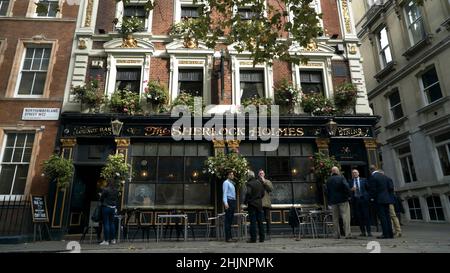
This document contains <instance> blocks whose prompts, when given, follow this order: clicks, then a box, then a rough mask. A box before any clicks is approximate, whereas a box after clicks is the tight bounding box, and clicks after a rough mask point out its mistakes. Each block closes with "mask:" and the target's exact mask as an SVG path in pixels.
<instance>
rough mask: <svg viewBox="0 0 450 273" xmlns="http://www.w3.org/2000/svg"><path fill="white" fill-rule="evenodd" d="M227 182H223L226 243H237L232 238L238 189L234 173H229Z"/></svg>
mask: <svg viewBox="0 0 450 273" xmlns="http://www.w3.org/2000/svg"><path fill="white" fill-rule="evenodd" d="M227 178H228V179H227V180H225V181H224V182H223V185H222V190H223V198H222V200H223V206H224V207H225V241H226V242H227V243H229V242H235V240H233V239H232V238H231V225H232V224H233V218H234V211H235V210H236V188H235V187H234V182H233V179H234V173H233V171H229V172H228V175H227Z"/></svg>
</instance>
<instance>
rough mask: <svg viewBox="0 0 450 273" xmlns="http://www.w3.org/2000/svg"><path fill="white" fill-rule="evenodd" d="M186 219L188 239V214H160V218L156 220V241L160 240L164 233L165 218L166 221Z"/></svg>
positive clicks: (185, 236) (185, 231)
mask: <svg viewBox="0 0 450 273" xmlns="http://www.w3.org/2000/svg"><path fill="white" fill-rule="evenodd" d="M177 218H178V219H181V220H183V219H184V241H187V228H188V216H187V214H165V215H158V219H157V222H156V225H157V230H156V242H158V241H159V237H160V236H161V235H162V232H163V224H164V223H163V222H164V221H163V220H166V223H168V221H169V220H170V219H177Z"/></svg>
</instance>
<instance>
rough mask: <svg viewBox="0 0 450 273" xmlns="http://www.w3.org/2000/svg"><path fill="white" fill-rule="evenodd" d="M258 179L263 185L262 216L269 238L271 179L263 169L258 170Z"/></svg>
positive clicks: (267, 238) (267, 237)
mask: <svg viewBox="0 0 450 273" xmlns="http://www.w3.org/2000/svg"><path fill="white" fill-rule="evenodd" d="M258 180H259V181H260V182H261V183H262V185H263V187H264V190H265V192H264V197H263V199H262V206H263V211H264V218H265V220H266V240H270V208H271V207H272V201H271V200H270V193H271V192H272V191H273V185H272V181H270V180H269V179H267V178H266V174H265V173H264V170H262V169H260V170H259V171H258Z"/></svg>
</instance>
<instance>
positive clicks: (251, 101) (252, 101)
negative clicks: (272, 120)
mask: <svg viewBox="0 0 450 273" xmlns="http://www.w3.org/2000/svg"><path fill="white" fill-rule="evenodd" d="M241 104H242V106H244V107H247V106H249V105H254V106H255V107H256V110H257V111H258V112H259V110H260V109H259V106H262V105H265V106H267V114H268V115H270V113H271V112H270V106H271V105H272V99H270V98H258V97H251V98H247V99H243V100H242V101H241Z"/></svg>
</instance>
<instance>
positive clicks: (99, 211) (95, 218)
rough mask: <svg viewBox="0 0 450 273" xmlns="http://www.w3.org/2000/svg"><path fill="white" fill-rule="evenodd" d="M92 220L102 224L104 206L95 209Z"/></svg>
mask: <svg viewBox="0 0 450 273" xmlns="http://www.w3.org/2000/svg"><path fill="white" fill-rule="evenodd" d="M91 220H92V221H94V222H100V221H101V220H102V206H101V205H98V206H96V207H95V209H94V212H93V213H92V216H91Z"/></svg>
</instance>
